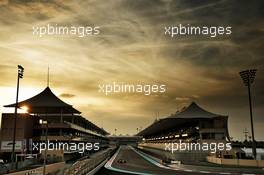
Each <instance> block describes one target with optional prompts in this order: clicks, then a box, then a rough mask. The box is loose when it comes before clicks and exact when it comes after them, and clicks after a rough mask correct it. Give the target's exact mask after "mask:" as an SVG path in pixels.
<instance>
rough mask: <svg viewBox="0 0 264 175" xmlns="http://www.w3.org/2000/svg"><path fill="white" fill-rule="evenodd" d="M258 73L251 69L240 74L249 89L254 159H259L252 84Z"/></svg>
mask: <svg viewBox="0 0 264 175" xmlns="http://www.w3.org/2000/svg"><path fill="white" fill-rule="evenodd" d="M256 73H257V69H249V70H244V71H241V72H239V74H240V77H241V78H242V80H243V83H244V85H245V86H246V87H247V88H248V100H249V113H250V123H251V133H252V153H253V156H254V159H256V158H257V151H256V140H255V136H254V125H253V116H252V102H251V84H253V83H254V80H255V77H256Z"/></svg>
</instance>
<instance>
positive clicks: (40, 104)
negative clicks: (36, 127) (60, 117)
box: [4, 87, 81, 114]
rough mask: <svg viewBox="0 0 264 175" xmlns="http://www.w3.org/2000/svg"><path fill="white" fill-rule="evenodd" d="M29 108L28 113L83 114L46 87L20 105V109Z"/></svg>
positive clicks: (12, 105) (13, 105) (11, 105)
mask: <svg viewBox="0 0 264 175" xmlns="http://www.w3.org/2000/svg"><path fill="white" fill-rule="evenodd" d="M15 106H16V104H15V103H14V104H10V105H6V106H4V107H15ZM23 106H27V108H28V113H34V114H37V113H42V114H44V113H63V114H80V113H81V112H80V111H78V110H77V109H74V108H73V107H72V105H69V104H67V103H65V102H64V101H62V100H61V99H59V98H58V97H57V96H56V95H55V94H54V93H53V92H52V91H51V89H50V88H49V87H46V88H45V89H44V90H43V91H42V92H40V93H39V94H37V95H35V96H33V97H31V98H29V99H27V100H24V101H21V102H19V103H18V107H19V108H21V107H23Z"/></svg>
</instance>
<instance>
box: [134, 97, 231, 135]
mask: <svg viewBox="0 0 264 175" xmlns="http://www.w3.org/2000/svg"><path fill="white" fill-rule="evenodd" d="M218 117H221V118H223V119H224V120H226V122H227V116H224V115H219V114H214V113H211V112H208V111H206V110H205V109H203V108H201V107H200V106H198V105H197V104H196V103H195V102H192V103H191V104H190V105H189V106H188V107H186V108H183V109H182V110H181V111H179V112H177V113H175V114H173V115H171V116H169V117H167V118H163V119H160V120H158V121H155V122H154V123H152V124H151V125H150V126H148V127H147V128H145V129H144V130H142V131H141V132H139V133H138V134H137V135H138V136H148V135H152V134H161V133H162V132H164V131H166V130H168V129H173V128H174V129H175V128H181V127H183V126H184V125H188V124H190V123H191V122H197V121H201V120H208V119H213V118H218Z"/></svg>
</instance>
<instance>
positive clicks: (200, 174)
mask: <svg viewBox="0 0 264 175" xmlns="http://www.w3.org/2000/svg"><path fill="white" fill-rule="evenodd" d="M120 159H122V160H125V161H126V163H119V162H118V160H120ZM194 167H195V166H180V167H168V166H164V165H161V164H159V163H158V162H156V161H154V160H153V159H151V157H148V156H147V155H145V154H144V153H142V152H139V151H137V150H136V149H134V148H132V147H130V146H121V147H120V148H119V150H118V151H117V153H116V154H115V155H114V156H113V157H112V158H111V159H110V160H109V161H108V162H107V163H106V165H105V169H104V170H103V171H102V174H104V175H112V174H115V175H119V174H127V175H129V174H138V175H191V174H192V175H193V174H195V175H196V174H197V175H220V174H222V175H235V174H236V175H238V174H242V175H254V174H263V175H264V171H263V173H253V172H252V173H251V171H250V170H248V171H247V172H244V173H242V172H239V171H240V170H239V169H236V171H233V172H232V173H231V172H228V171H227V169H225V168H221V167H220V168H219V167H203V168H197V167H195V168H194ZM260 172H262V171H260ZM99 174H101V173H99Z"/></svg>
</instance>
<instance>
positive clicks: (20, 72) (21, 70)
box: [11, 65, 24, 169]
mask: <svg viewBox="0 0 264 175" xmlns="http://www.w3.org/2000/svg"><path fill="white" fill-rule="evenodd" d="M17 68H18V72H17V92H16V105H15V115H14V130H13V142H12V154H11V156H12V157H11V160H12V168H14V169H16V165H15V145H16V125H17V123H16V120H17V108H18V93H19V79H20V78H23V73H24V68H23V67H22V66H21V65H18V66H17Z"/></svg>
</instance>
